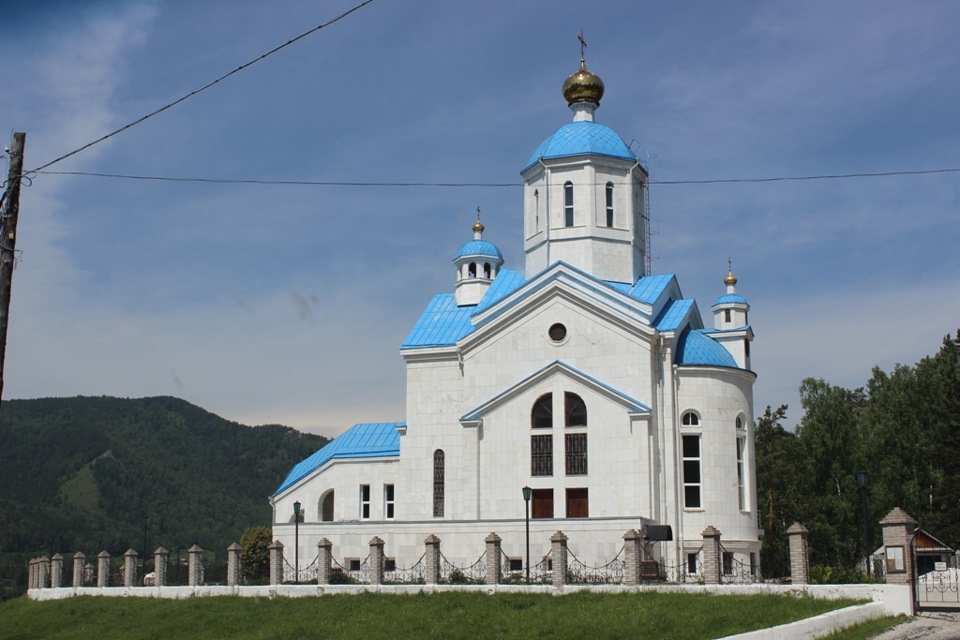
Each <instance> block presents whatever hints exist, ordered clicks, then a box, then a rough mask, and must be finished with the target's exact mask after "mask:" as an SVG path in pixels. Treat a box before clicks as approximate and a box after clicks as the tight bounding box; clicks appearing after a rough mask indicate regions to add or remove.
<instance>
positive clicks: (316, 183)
mask: <svg viewBox="0 0 960 640" xmlns="http://www.w3.org/2000/svg"><path fill="white" fill-rule="evenodd" d="M37 173H42V174H45V175H56V176H93V177H97V178H121V179H124V180H158V181H162V182H201V183H207V184H261V185H281V186H291V185H292V186H310V187H454V188H456V187H480V188H497V189H501V188H504V187H510V188H513V187H522V186H523V183H521V182H341V181H332V180H253V179H251V180H247V179H229V178H183V177H176V176H137V175H128V174H121V173H96V172H93V171H37Z"/></svg>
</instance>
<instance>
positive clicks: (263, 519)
mask: <svg viewBox="0 0 960 640" xmlns="http://www.w3.org/2000/svg"><path fill="white" fill-rule="evenodd" d="M327 442H328V440H327V439H326V438H323V437H320V436H316V435H311V434H306V433H300V432H298V431H296V430H294V429H291V428H289V427H283V426H279V425H269V426H261V427H247V426H244V425H241V424H238V423H236V422H230V421H228V420H224V419H223V418H221V417H219V416H216V415H214V414H212V413H210V412H208V411H205V410H203V409H201V408H200V407H197V406H194V405H192V404H190V403H188V402H186V401H184V400H180V399H178V398H172V397H157V398H142V399H121V398H111V397H96V398H94V397H77V398H44V399H38V400H7V401H4V402H3V404H2V406H0V552H34V551H36V552H40V551H43V552H45V553H50V552H53V553H56V551H57V550H58V549H61V550H62V551H63V553H64V554H66V553H67V552H72V551H83V552H84V553H86V554H87V555H88V557H89V555H90V554H91V553H94V554H95V553H97V552H98V551H100V550H103V549H106V550H107V551H109V552H110V553H111V554H117V553H123V552H124V551H126V550H127V549H128V548H131V547H132V548H134V549H136V550H137V551H140V550H141V549H142V547H143V542H144V522H145V518H146V517H149V519H150V520H149V524H148V527H147V536H148V542H147V544H148V547H149V548H150V549H151V550H152V549H155V548H156V547H157V546H160V545H163V546H165V547H166V548H168V549H171V550H174V549H177V548H179V547H182V546H184V545H186V546H189V545H192V544H198V545H200V546H201V547H203V548H206V549H211V550H216V551H218V552H222V550H225V549H226V547H227V546H228V545H229V544H230V543H232V542H236V541H237V540H238V539H239V538H240V534H241V533H242V532H243V530H244V529H246V528H248V527H252V526H258V525H269V523H270V506H269V504H268V503H267V498H268V497H269V496H270V495H271V494H272V493H273V492H274V490H275V489H276V488H277V486H279V484H280V482H281V481H282V480H283V477H284V476H285V474H286V473H287V472H288V471H289V470H290V467H291V466H292V465H293V464H295V463H296V462H299V461H300V460H302V459H303V458H305V457H306V456H308V455H310V454H311V453H313V452H314V451H316V450H317V449H319V448H320V447H322V446H323V445H325V444H326V443H327Z"/></svg>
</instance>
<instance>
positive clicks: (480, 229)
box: [473, 217, 485, 233]
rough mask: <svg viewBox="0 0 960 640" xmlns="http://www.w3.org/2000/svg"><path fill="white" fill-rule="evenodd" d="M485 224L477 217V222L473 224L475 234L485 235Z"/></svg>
mask: <svg viewBox="0 0 960 640" xmlns="http://www.w3.org/2000/svg"><path fill="white" fill-rule="evenodd" d="M484 228H485V227H484V226H483V223H482V222H480V218H479V217H477V221H476V222H474V223H473V232H474V233H483V230H484Z"/></svg>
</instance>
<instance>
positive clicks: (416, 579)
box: [383, 553, 427, 584]
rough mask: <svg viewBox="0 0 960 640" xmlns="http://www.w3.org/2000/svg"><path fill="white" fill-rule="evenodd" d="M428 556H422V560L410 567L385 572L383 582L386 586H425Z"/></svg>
mask: <svg viewBox="0 0 960 640" xmlns="http://www.w3.org/2000/svg"><path fill="white" fill-rule="evenodd" d="M426 557H427V554H425V553H424V554H423V555H422V556H420V559H419V560H417V561H416V562H415V563H413V565H412V566H410V567H396V568H394V569H392V570H390V571H386V570H384V572H383V582H384V583H385V584H424V582H425V578H424V574H425V572H426V567H427V563H426Z"/></svg>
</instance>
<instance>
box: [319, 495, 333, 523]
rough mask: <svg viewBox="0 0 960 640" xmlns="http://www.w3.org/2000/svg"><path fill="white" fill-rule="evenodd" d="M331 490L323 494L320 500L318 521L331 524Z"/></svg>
mask: <svg viewBox="0 0 960 640" xmlns="http://www.w3.org/2000/svg"><path fill="white" fill-rule="evenodd" d="M333 500H334V498H333V489H330V491H327V492H326V493H325V494H323V497H322V498H321V499H320V520H322V521H323V522H333Z"/></svg>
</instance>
